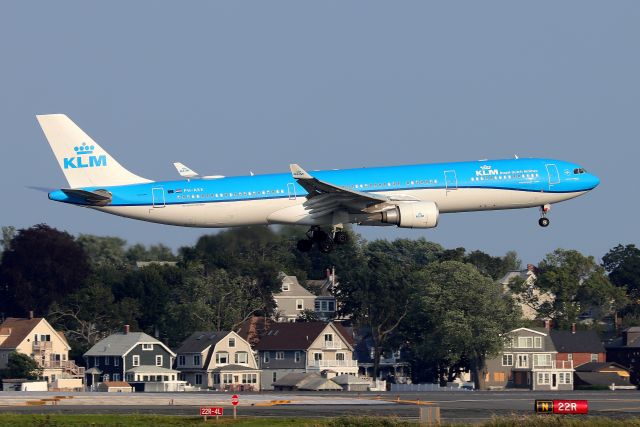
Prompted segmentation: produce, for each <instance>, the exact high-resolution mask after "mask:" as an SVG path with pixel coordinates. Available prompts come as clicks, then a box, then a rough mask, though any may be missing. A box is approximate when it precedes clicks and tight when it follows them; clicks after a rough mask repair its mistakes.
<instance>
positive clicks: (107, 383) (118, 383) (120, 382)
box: [102, 381, 131, 388]
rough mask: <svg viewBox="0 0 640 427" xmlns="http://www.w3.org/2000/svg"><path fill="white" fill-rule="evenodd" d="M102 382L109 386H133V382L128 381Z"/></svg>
mask: <svg viewBox="0 0 640 427" xmlns="http://www.w3.org/2000/svg"><path fill="white" fill-rule="evenodd" d="M102 384H104V385H105V386H107V387H114V388H115V387H131V384H129V383H128V382H126V381H104V382H103V383H102Z"/></svg>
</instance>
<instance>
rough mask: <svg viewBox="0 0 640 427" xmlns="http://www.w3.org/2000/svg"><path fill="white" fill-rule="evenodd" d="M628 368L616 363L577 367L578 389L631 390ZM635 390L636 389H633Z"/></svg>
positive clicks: (596, 363)
mask: <svg viewBox="0 0 640 427" xmlns="http://www.w3.org/2000/svg"><path fill="white" fill-rule="evenodd" d="M630 376H631V375H630V372H629V369H628V368H625V367H624V366H622V365H620V364H618V363H615V362H588V363H584V364H582V365H580V366H578V367H576V372H575V377H574V383H575V386H576V388H581V389H588V388H593V387H597V388H599V387H611V388H615V387H618V388H631V387H632V386H631V382H630V381H629V379H630ZM633 388H635V387H633Z"/></svg>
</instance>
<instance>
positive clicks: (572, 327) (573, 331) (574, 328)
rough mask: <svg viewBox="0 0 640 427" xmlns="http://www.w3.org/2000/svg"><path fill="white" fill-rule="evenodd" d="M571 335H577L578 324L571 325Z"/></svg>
mask: <svg viewBox="0 0 640 427" xmlns="http://www.w3.org/2000/svg"><path fill="white" fill-rule="evenodd" d="M571 333H572V334H575V333H576V324H575V323H572V324H571Z"/></svg>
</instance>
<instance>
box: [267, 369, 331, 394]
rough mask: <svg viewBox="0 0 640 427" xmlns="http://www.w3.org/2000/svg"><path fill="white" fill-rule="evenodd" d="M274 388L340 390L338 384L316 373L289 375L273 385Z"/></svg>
mask: <svg viewBox="0 0 640 427" xmlns="http://www.w3.org/2000/svg"><path fill="white" fill-rule="evenodd" d="M273 386H274V387H295V388H298V389H300V390H342V387H340V386H339V385H338V384H336V383H334V382H333V381H331V380H329V379H326V378H323V377H321V376H320V375H318V374H316V373H309V372H307V373H296V372H294V373H290V374H287V375H285V376H284V377H282V378H280V379H279V380H278V381H276V382H274V383H273Z"/></svg>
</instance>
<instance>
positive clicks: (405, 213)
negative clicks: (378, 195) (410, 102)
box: [380, 202, 440, 228]
mask: <svg viewBox="0 0 640 427" xmlns="http://www.w3.org/2000/svg"><path fill="white" fill-rule="evenodd" d="M381 215H382V218H381V219H380V221H381V222H383V223H385V224H393V225H397V226H398V227H402V228H434V227H436V226H437V225H438V216H439V215H440V211H439V209H438V205H436V204H435V203H434V202H415V203H403V204H400V205H397V206H396V207H395V208H393V209H388V210H386V211H382V212H381Z"/></svg>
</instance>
